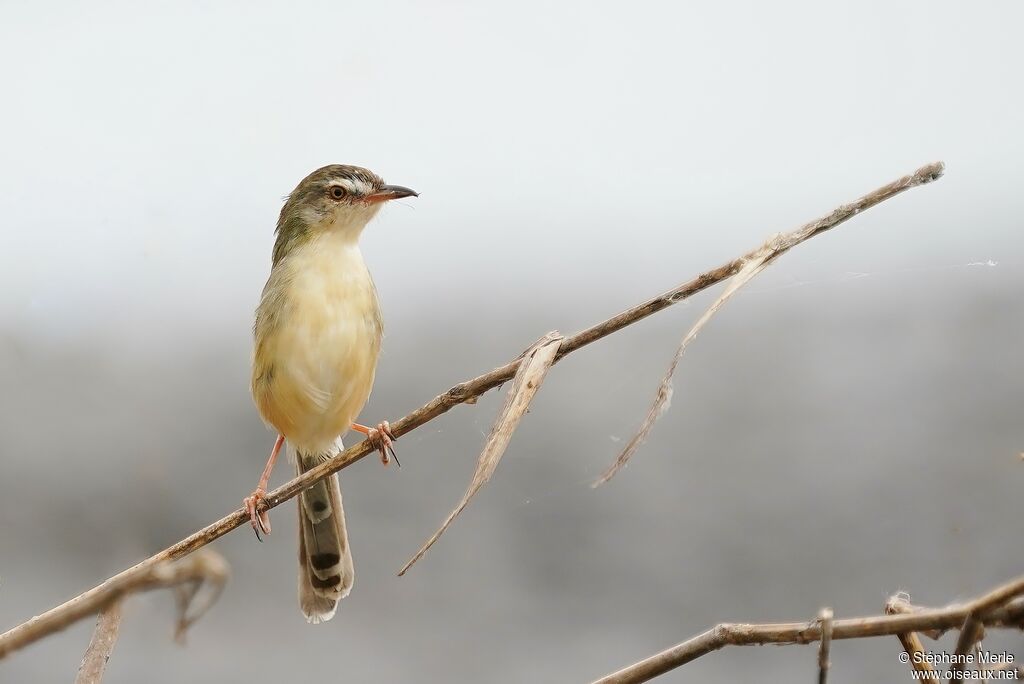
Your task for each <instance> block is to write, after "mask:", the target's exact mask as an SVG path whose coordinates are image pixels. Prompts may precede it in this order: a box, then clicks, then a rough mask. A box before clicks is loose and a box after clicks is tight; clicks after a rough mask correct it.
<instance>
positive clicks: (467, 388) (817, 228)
mask: <svg viewBox="0 0 1024 684" xmlns="http://www.w3.org/2000/svg"><path fill="white" fill-rule="evenodd" d="M944 168H945V167H944V165H943V164H942V162H935V163H932V164H928V165H926V166H922V167H921V168H920V169H918V170H917V171H915V172H914V173H912V174H910V175H909V176H904V177H903V178H900V179H898V180H896V181H893V182H892V183H889V184H888V185H885V186H883V187H881V188H879V189H877V190H875V191H874V192H873V193H871V194H870V195H866V196H865V197H862V198H861V199H860V200H857V201H856V202H854V203H853V204H850V205H844V206H842V207H839V208H838V209H836V210H835V211H834V212H832V213H831V214H829V215H828V216H825V217H823V218H821V219H819V220H818V221H816V222H814V223H812V224H808V225H809V226H810V230H809V232H808V234H807V236H806V237H804V238H803V239H807V238H809V237H813V236H814V235H818V234H820V233H822V232H824V231H826V230H828V229H830V228H832V227H834V226H836V225H839V224H840V223H842V222H843V221H845V220H847V219H849V218H850V217H851V216H853V215H855V214H857V213H859V212H861V211H864V210H865V209H868V208H869V207H872V206H875V205H876V204H879V203H880V202H883V201H885V200H887V199H890V198H892V197H895V196H896V195H898V194H900V193H901V192H903V191H905V190H908V189H910V188H913V187H916V186H919V185H922V184H924V183H928V182H930V181H933V180H936V179H938V178H939V177H941V176H942V173H943V169H944ZM743 263H744V261H743V259H742V258H741V259H734V260H732V261H729V262H727V263H725V264H722V265H720V266H718V267H716V268H713V269H711V270H709V271H706V272H704V273H702V274H700V275H699V276H697V277H696V278H693V279H692V280H689V281H687V282H685V283H682V284H681V285H678V286H677V287H675V288H673V289H671V290H669V291H668V292H665V293H663V294H661V295H658V296H657V297H654V298H653V299H649V300H647V301H646V302H643V303H641V304H638V305H637V306H634V307H633V308H631V309H628V310H626V311H623V312H622V313H620V314H618V315H615V316H612V317H611V318H609V319H607V320H605V321H602V322H600V323H597V324H596V325H593V326H591V327H590V328H587V329H586V330H583V331H581V332H579V333H577V334H575V335H573V336H572V337H567V338H565V339H564V340H562V343H561V344H560V345H559V348H558V352H557V353H556V354H555V362H556V363H557V362H558V361H559V360H560V359H562V358H563V357H565V356H566V355H568V354H571V353H572V352H574V351H576V350H578V349H581V348H582V347H584V346H586V345H588V344H590V343H592V342H595V341H597V340H599V339H601V338H603V337H606V336H608V335H611V334H612V333H614V332H617V331H619V330H621V329H623V328H625V327H627V326H629V325H632V324H634V323H636V322H638V321H640V320H643V319H644V318H647V317H648V316H650V315H652V314H655V313H657V312H658V311H661V310H663V309H666V308H668V307H670V306H672V305H673V304H676V303H678V302H681V301H683V300H685V299H687V298H689V297H691V296H693V295H695V294H697V293H698V292H701V291H703V290H705V289H707V288H709V287H711V286H712V285H715V284H716V283H720V282H722V281H723V280H726V279H727V278H730V277H732V276H733V275H735V274H736V273H738V272H739V270H740V269H741V268H742V267H743ZM521 363H522V359H521V358H517V359H515V360H513V361H510V362H509V363H507V364H505V365H503V366H500V367H498V368H495V369H494V370H492V371H490V372H488V373H484V374H483V375H480V376H478V377H476V378H473V379H472V380H467V381H465V382H463V383H460V384H458V385H455V386H454V387H452V388H451V389H449V390H448V391H447V392H444V393H442V394H439V395H438V396H436V397H434V398H433V399H431V400H430V401H428V402H427V403H426V404H424V405H423V406H421V407H420V408H418V409H416V410H415V411H413V412H412V413H410V414H408V415H407V416H405V417H404V418H402V419H401V420H398V421H395V422H392V423H391V430H392V432H393V433H394V434H395V435H396V436H401V435H404V434H406V433H407V432H410V431H411V430H414V429H416V428H417V427H419V426H421V425H424V424H425V423H428V422H430V421H431V420H433V419H435V418H437V417H438V416H440V415H441V414H443V413H446V412H447V411H449V410H451V409H452V408H454V407H455V406H458V405H459V404H462V403H466V402H470V401H472V400H473V399H475V398H476V397H479V396H480V395H482V394H484V393H486V392H488V391H490V390H492V389H494V388H495V387H497V386H499V385H501V384H502V383H504V382H507V381H508V380H511V379H512V377H513V376H514V375H515V373H516V371H517V370H518V369H519V365H520V364H521ZM374 450H375V449H374V447H373V446H372V445H371V444H370V443H369V441H366V440H364V441H362V442H360V443H358V444H356V445H354V446H352V447H350V448H348V449H346V450H345V451H343V452H342V453H340V454H338V455H337V456H335V457H334V458H332V459H330V460H328V461H326V462H324V463H321V464H320V465H318V466H316V467H315V468H311V469H309V470H307V471H306V472H305V473H303V474H302V475H299V476H298V477H295V478H294V479H292V480H289V481H288V482H286V483H285V484H283V485H281V486H280V487H278V488H277V489H275V490H273V491H272V492H269V493H268V494H267V496H266V497H265V501H266V506H267V508H268V509H270V508H275V507H276V506H280V505H281V504H282V503H284V502H285V501H287V500H289V499H291V498H293V497H295V496H296V495H298V493H299V492H301V491H303V490H305V489H308V488H309V487H311V486H313V484H315V483H316V482H318V481H319V480H322V479H323V478H325V477H327V476H328V475H330V474H332V473H336V472H338V471H339V470H341V469H342V468H346V467H348V466H350V465H351V464H353V463H355V462H356V461H359V460H360V459H362V458H364V457H365V456H366V455H368V454H370V453H371V452H373V451H374ZM248 522H249V516H248V514H247V513H246V512H245V511H244V510H242V509H241V508H238V509H235V510H234V511H233V512H232V513H229V514H228V515H226V516H224V517H223V518H221V519H220V520H217V521H216V522H213V523H211V524H209V525H207V526H206V527H204V528H202V529H200V530H197V531H196V532H193V533H192V534H190V535H189V536H187V537H185V538H184V539H182V540H181V541H179V542H177V543H175V544H173V545H171V546H169V547H167V548H165V549H163V550H162V551H160V552H158V553H156V554H154V555H152V556H150V557H149V558H147V559H145V560H143V561H141V562H140V563H138V564H136V565H134V566H132V567H131V568H128V569H126V570H123V571H121V572H119V573H118V574H116V575H114V576H113V577H110V578H109V579H107V580H106V581H104V582H102V583H101V584H99V585H97V586H95V587H93V588H92V589H89V590H87V591H85V592H83V593H81V594H79V595H78V596H76V597H74V598H72V599H70V600H69V601H66V602H65V603H62V604H61V605H59V606H56V607H54V608H51V609H50V610H48V611H46V612H45V613H42V614H41V615H37V616H36V617H34V618H32V619H30V620H27V621H25V622H23V623H21V624H19V625H17V626H15V627H13V628H11V629H9V630H8V631H7V632H4V633H3V634H0V658H3V657H4V656H6V655H7V654H9V653H11V652H12V651H15V650H17V649H19V648H23V647H24V646H26V645H28V644H30V643H32V642H34V641H36V640H38V639H40V638H42V637H44V636H46V635H47V634H50V633H52V632H55V631H57V630H60V629H63V628H64V627H66V626H67V625H68V624H70V623H71V622H74V621H76V620H79V619H81V618H83V617H86V616H88V615H91V614H93V613H95V612H96V610H97V609H98V608H96V606H98V605H104V604H105V602H106V601H107V600H109V598H110V596H111V595H113V594H116V593H117V592H119V591H122V590H123V588H124V586H125V585H129V584H131V583H132V582H135V581H137V579H138V577H139V576H141V575H144V574H145V573H147V572H149V571H151V570H152V568H153V566H155V565H157V564H159V563H161V562H163V561H167V560H176V559H179V558H183V557H184V556H187V555H188V554H190V553H193V552H195V551H196V550H197V549H200V548H202V547H204V546H206V545H207V544H210V543H211V542H214V541H216V540H217V539H220V538H221V537H223V536H224V535H225V534H227V533H228V532H231V531H232V530H234V529H235V528H237V527H241V526H242V525H245V524H247V523H248ZM87 605H91V606H93V607H92V608H90V609H83V606H87Z"/></svg>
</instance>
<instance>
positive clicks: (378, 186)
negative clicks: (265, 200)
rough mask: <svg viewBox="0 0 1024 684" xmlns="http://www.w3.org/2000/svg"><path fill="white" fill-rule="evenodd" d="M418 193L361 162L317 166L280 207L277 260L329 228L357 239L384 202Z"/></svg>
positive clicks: (275, 246)
mask: <svg viewBox="0 0 1024 684" xmlns="http://www.w3.org/2000/svg"><path fill="white" fill-rule="evenodd" d="M417 195H418V193H417V192H416V191H414V190H410V189H409V188H404V187H402V186H401V185H388V184H386V183H385V182H384V179H383V178H381V177H380V176H378V175H377V174H375V173H374V172H373V171H370V170H369V169H364V168H361V167H359V166H348V165H344V164H331V165H330V166H325V167H323V168H321V169H317V170H316V171H314V172H313V173H311V174H309V175H308V176H306V177H305V178H303V179H302V181H301V182H300V183H299V184H298V186H297V187H296V188H295V190H293V191H292V193H291V194H290V195H288V199H287V200H286V201H285V204H284V207H282V208H281V216H280V217H279V218H278V221H277V244H275V245H274V263H275V264H276V263H277V262H278V261H279V260H280V259H282V258H283V257H284V256H285V255H286V254H287V253H288V252H289V251H290V250H291V249H293V248H294V247H296V246H298V245H299V244H302V243H304V242H306V241H307V240H309V239H312V238H315V237H316V236H318V235H321V234H323V233H325V232H328V231H332V232H333V231H337V232H338V233H339V234H340V235H344V236H346V237H350V238H351V239H352V240H353V241H355V240H357V239H358V238H359V234H360V233H362V232H363V228H365V227H366V224H367V223H368V222H369V221H370V219H372V218H373V217H374V216H375V215H376V214H377V212H378V211H380V208H381V206H382V205H383V204H384V203H385V202H387V201H389V200H393V199H400V198H402V197H416V196H417Z"/></svg>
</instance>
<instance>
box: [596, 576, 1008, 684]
mask: <svg viewBox="0 0 1024 684" xmlns="http://www.w3.org/2000/svg"><path fill="white" fill-rule="evenodd" d="M1022 594H1024V577H1018V578H1017V579H1015V580H1013V581H1012V582H1007V583H1006V584H1003V585H1000V586H999V587H996V588H995V589H993V590H992V591H990V592H988V593H986V594H984V595H982V596H980V597H978V598H976V599H975V600H973V601H970V602H968V603H964V604H956V605H952V606H948V607H946V608H931V609H922V610H915V611H913V612H908V613H905V614H899V615H880V616H875V617H862V618H849V619H845V620H834V621H833V623H832V639H833V640H836V639H861V638H864V637H877V636H892V635H899V634H904V633H907V632H920V631H924V630H929V629H941V630H945V629H953V628H957V627H960V626H961V625H962V624H963V623H964V620H966V619H967V617H968V616H970V615H973V616H976V617H977V618H978V620H979V622H980V623H981V624H982V625H986V626H990V627H1011V628H1014V629H1022V628H1024V613H1022V612H1021V611H1022V603H1021V602H1020V601H1013V599H1015V598H1017V597H1018V596H1020V595H1022ZM1011 602H1012V603H1011ZM1008 618H1010V619H1012V620H1013V621H1012V622H1007V619H1008ZM821 634H822V625H821V622H820V621H819V620H813V621H811V622H809V623H808V622H790V623H775V624H731V623H722V624H720V625H718V626H716V627H713V628H711V629H709V630H708V631H706V632H704V633H703V634H700V635H698V636H695V637H693V638H692V639H688V640H686V641H684V642H682V643H680V644H677V645H675V646H673V647H672V648H669V649H666V650H664V651H662V652H661V653H657V654H655V655H653V656H651V657H649V658H644V659H643V660H641V661H639V662H637V663H634V664H633V665H630V666H629V667H626V668H623V669H621V670H619V671H618V672H615V673H613V674H610V675H607V676H605V677H602V678H601V679H598V680H595V681H594V684H636V683H637V682H646V681H648V680H650V679H653V678H655V677H657V676H658V675H662V674H664V673H666V672H668V671H670V670H674V669H675V668H677V667H680V666H682V665H685V664H686V663H689V662H691V661H693V660H696V659H697V658H700V657H701V656H703V655H707V654H708V653H711V652H713V651H717V650H718V649H720V648H723V647H725V646H750V645H760V644H809V643H813V642H815V641H818V640H820V639H821Z"/></svg>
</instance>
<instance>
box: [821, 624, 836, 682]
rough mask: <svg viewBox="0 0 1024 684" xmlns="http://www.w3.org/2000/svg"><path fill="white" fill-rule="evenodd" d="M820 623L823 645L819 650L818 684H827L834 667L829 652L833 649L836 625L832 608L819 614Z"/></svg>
mask: <svg viewBox="0 0 1024 684" xmlns="http://www.w3.org/2000/svg"><path fill="white" fill-rule="evenodd" d="M818 623H819V624H820V625H821V644H820V645H819V648H818V684H825V683H826V682H827V681H828V668H829V667H830V666H831V665H832V662H831V661H830V660H829V651H830V650H831V649H832V627H833V625H834V624H835V616H834V615H833V613H832V609H831V608H822V609H821V612H820V613H818Z"/></svg>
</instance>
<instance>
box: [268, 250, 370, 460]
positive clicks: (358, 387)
mask: <svg viewBox="0 0 1024 684" xmlns="http://www.w3.org/2000/svg"><path fill="white" fill-rule="evenodd" d="M299 266H300V268H298V269H297V270H296V271H295V272H294V276H293V277H292V278H290V279H289V282H288V284H287V286H286V288H287V289H286V292H285V296H284V297H283V300H284V302H285V305H284V307H283V311H282V315H281V316H280V318H279V320H278V323H277V325H275V326H274V330H273V331H272V332H271V333H270V334H268V336H267V339H265V340H263V345H262V346H263V354H264V355H265V356H267V357H268V358H269V359H270V360H271V361H270V363H271V366H270V368H271V370H270V373H269V376H270V377H269V379H268V380H266V382H265V383H264V384H265V388H264V390H263V392H262V394H263V397H262V401H261V398H260V397H257V404H258V405H260V411H261V413H263V416H264V418H265V419H266V420H267V421H268V422H269V423H271V424H272V425H273V426H274V427H276V428H277V429H278V430H279V431H280V432H281V433H282V434H284V436H285V437H286V438H288V440H289V441H290V442H292V444H294V445H295V446H296V447H297V448H298V449H299V450H300V451H303V452H306V453H331V452H333V450H334V445H335V443H336V440H337V438H338V437H339V436H341V435H342V434H344V432H346V431H347V430H348V429H349V426H350V425H351V424H352V422H353V421H354V420H355V418H356V416H357V415H358V414H359V412H360V411H361V410H362V408H363V405H364V404H365V403H366V400H367V398H368V397H369V395H370V389H371V388H372V386H373V378H374V372H375V370H376V366H377V357H378V354H379V352H380V344H381V324H380V312H379V308H378V304H377V296H376V292H375V291H374V287H373V281H372V280H371V279H370V276H369V273H368V272H367V271H366V268H365V266H364V265H363V264H362V260H361V258H360V259H358V264H355V263H353V264H346V263H338V260H337V259H335V260H333V261H331V262H330V263H323V264H321V263H317V262H316V260H313V263H307V264H300V265H299ZM257 345H258V348H259V341H257ZM265 375H266V374H265ZM256 389H257V388H256V387H255V382H254V393H256Z"/></svg>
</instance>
